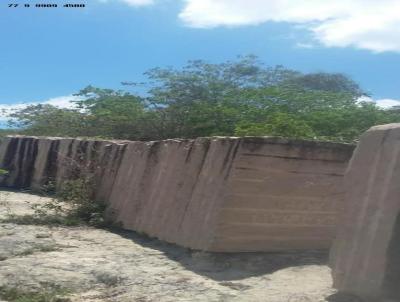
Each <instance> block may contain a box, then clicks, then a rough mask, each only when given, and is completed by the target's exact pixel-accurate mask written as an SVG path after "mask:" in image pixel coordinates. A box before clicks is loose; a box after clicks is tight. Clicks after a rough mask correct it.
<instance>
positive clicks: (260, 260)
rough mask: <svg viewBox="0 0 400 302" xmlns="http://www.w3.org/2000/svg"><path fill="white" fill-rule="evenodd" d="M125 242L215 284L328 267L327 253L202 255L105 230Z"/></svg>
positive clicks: (123, 233) (175, 246)
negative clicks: (159, 254) (155, 252)
mask: <svg viewBox="0 0 400 302" xmlns="http://www.w3.org/2000/svg"><path fill="white" fill-rule="evenodd" d="M107 230H108V231H111V232H113V233H114V234H117V235H119V236H121V237H123V238H125V239H129V240H132V241H133V242H134V243H136V244H139V245H141V246H145V247H148V248H152V249H155V250H158V251H160V252H162V253H163V254H165V256H167V257H168V258H169V259H171V260H173V261H177V262H179V263H180V264H181V265H182V266H184V267H185V268H186V269H188V270H190V271H192V272H194V273H196V274H199V275H202V276H206V277H208V278H211V279H213V280H215V281H234V280H240V279H244V278H248V277H252V276H259V275H264V274H270V273H273V272H276V271H278V270H281V269H284V268H288V267H296V266H303V265H327V263H328V251H325V250H308V251H293V252H280V253H278V252H274V253H266V252H259V253H254V252H252V253H213V252H201V251H195V250H190V249H188V248H183V247H180V246H178V245H175V244H170V243H167V242H164V241H161V240H158V239H156V238H150V237H147V236H146V235H141V234H138V233H136V232H134V231H127V230H121V229H115V228H112V229H107Z"/></svg>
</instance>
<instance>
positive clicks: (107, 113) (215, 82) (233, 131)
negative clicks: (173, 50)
mask: <svg viewBox="0 0 400 302" xmlns="http://www.w3.org/2000/svg"><path fill="white" fill-rule="evenodd" d="M146 75H147V77H148V79H149V83H148V84H147V85H148V87H147V88H148V90H147V93H146V94H145V95H142V96H139V95H136V94H133V93H129V92H126V91H115V90H112V89H101V88H96V87H92V86H88V87H86V88H84V89H82V90H81V91H79V92H78V93H77V95H79V96H81V98H82V99H81V100H80V101H77V102H76V105H77V108H75V109H60V108H56V107H53V106H49V105H38V106H30V107H28V108H26V109H23V110H20V111H17V112H15V113H14V114H13V115H12V117H13V121H14V123H17V124H18V126H20V127H21V129H23V133H27V134H40V135H68V136H101V137H105V138H117V139H130V140H158V139H166V138H195V137H199V136H213V135H226V136H232V135H239V136H243V135H274V136H285V137H295V138H307V139H323V140H335V141H349V142H350V141H354V140H357V138H358V137H359V135H360V134H361V133H362V132H363V131H365V130H367V129H368V128H369V127H371V126H373V125H376V124H382V123H389V122H397V121H400V111H399V110H396V109H393V110H384V109H381V108H379V107H377V106H376V105H375V104H373V103H360V102H359V98H360V96H361V95H366V93H365V92H364V91H363V90H362V89H361V88H360V87H359V85H358V84H357V83H355V82H354V81H353V80H351V79H350V78H349V77H347V76H345V75H342V74H330V73H311V74H303V73H301V72H298V71H295V70H290V69H287V68H284V67H282V66H275V67H267V66H265V65H263V64H262V63H261V62H260V61H259V60H258V59H257V58H256V57H254V56H247V57H241V58H239V59H238V60H236V61H228V62H225V63H220V64H210V63H207V62H204V61H191V62H189V63H188V65H187V66H185V67H183V68H180V69H173V68H155V69H151V70H149V71H148V72H147V73H146ZM134 84H135V83H129V82H125V83H124V85H134Z"/></svg>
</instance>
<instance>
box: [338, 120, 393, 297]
mask: <svg viewBox="0 0 400 302" xmlns="http://www.w3.org/2000/svg"><path fill="white" fill-rule="evenodd" d="M345 184H346V187H345V189H346V197H345V201H346V203H345V204H346V207H345V210H344V211H343V215H342V217H341V219H340V223H339V229H338V237H337V239H336V240H335V243H334V246H333V249H332V253H331V255H332V256H331V258H332V269H333V278H334V286H335V287H336V288H337V289H339V290H340V291H343V292H350V293H353V294H356V295H358V296H360V297H361V298H363V299H365V300H366V301H374V302H376V301H400V288H399V281H400V124H390V125H383V126H377V127H373V128H371V129H370V130H369V131H368V132H366V133H365V134H364V135H363V136H362V138H361V141H360V143H359V145H358V147H357V149H356V151H355V153H354V156H353V158H352V160H351V163H350V166H349V170H348V172H347V174H346V177H345ZM381 299H382V300H381ZM383 299H387V300H383Z"/></svg>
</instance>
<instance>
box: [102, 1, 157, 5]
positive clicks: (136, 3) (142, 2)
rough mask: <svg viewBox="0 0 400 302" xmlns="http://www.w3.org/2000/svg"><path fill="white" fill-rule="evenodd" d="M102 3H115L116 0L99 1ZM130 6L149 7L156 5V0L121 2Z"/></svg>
mask: <svg viewBox="0 0 400 302" xmlns="http://www.w3.org/2000/svg"><path fill="white" fill-rule="evenodd" d="M99 1H100V2H106V3H107V2H115V0H112V1H111V0H99ZM119 1H120V2H124V3H126V4H128V5H130V6H147V5H152V4H154V0H119Z"/></svg>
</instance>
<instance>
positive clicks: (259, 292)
mask: <svg viewBox="0 0 400 302" xmlns="http://www.w3.org/2000/svg"><path fill="white" fill-rule="evenodd" d="M45 201H46V198H45V197H39V196H36V195H31V194H27V193H16V192H7V191H2V192H0V217H2V218H5V217H7V215H9V214H10V213H14V214H17V215H23V214H28V213H31V212H32V209H31V205H32V204H35V203H43V202H45ZM327 256H328V255H327V253H326V252H321V251H307V252H301V253H251V254H215V253H206V252H198V251H190V250H188V249H185V248H181V247H178V246H176V245H172V244H168V243H165V242H161V241H159V240H156V239H152V238H147V237H145V236H142V235H139V234H137V233H135V232H128V231H109V230H103V229H96V228H90V227H50V226H37V225H18V224H15V223H11V222H7V223H5V222H4V221H3V223H0V287H3V288H16V289H18V290H26V291H30V290H40V289H41V288H44V287H48V286H51V287H57V288H63V289H67V290H68V298H63V299H61V298H60V299H59V300H57V301H62V302H64V301H88V302H89V301H90V302H94V301H115V302H116V301H118V302H134V301H137V302H150V301H154V302H169V301H171V302H175V301H194V302H195V301H233V302H235V301H257V302H258V301H265V302H321V301H330V302H333V301H334V302H336V301H339V300H337V299H336V298H335V296H336V295H334V290H333V289H332V288H331V283H332V280H331V276H330V270H329V268H328V266H327V265H326V262H327ZM0 300H1V299H0ZM341 301H345V300H341ZM346 301H347V300H346ZM348 301H350V300H348Z"/></svg>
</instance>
